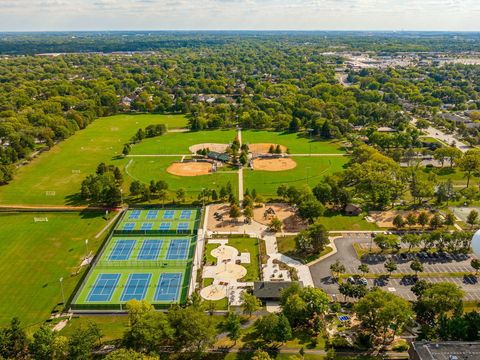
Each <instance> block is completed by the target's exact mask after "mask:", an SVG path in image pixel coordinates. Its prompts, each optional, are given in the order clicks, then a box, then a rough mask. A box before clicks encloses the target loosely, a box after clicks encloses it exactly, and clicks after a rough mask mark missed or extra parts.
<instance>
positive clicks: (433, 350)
mask: <svg viewBox="0 0 480 360" xmlns="http://www.w3.org/2000/svg"><path fill="white" fill-rule="evenodd" d="M412 350H413V351H414V352H415V355H416V356H417V358H418V359H419V360H466V359H468V360H473V359H480V341H476V342H475V341H474V342H463V341H447V342H438V343H436V342H428V341H416V342H414V343H413V347H412Z"/></svg>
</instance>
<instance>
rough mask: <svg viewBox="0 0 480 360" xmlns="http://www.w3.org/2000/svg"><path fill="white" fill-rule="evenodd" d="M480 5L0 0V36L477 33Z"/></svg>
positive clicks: (427, 0)
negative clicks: (220, 32) (137, 32)
mask: <svg viewBox="0 0 480 360" xmlns="http://www.w3.org/2000/svg"><path fill="white" fill-rule="evenodd" d="M479 18H480V1H479V0H201V1H200V0H0V31H61V30H230V29H232V30H397V31H401V30H419V31H421V30H438V31H442V30H443V31H479V30H480V22H479V20H478V19H479Z"/></svg>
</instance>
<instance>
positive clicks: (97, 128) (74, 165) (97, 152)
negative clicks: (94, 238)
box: [0, 115, 186, 205]
mask: <svg viewBox="0 0 480 360" xmlns="http://www.w3.org/2000/svg"><path fill="white" fill-rule="evenodd" d="M150 124H167V125H168V126H169V127H183V126H184V125H185V124H186V120H185V117H184V116H183V115H116V116H111V117H106V118H100V119H97V120H95V121H94V122H93V123H92V124H90V125H89V126H88V127H87V128H86V129H84V130H80V131H78V132H77V133H76V134H75V135H73V136H71V137H70V138H68V139H67V140H65V141H63V142H61V143H59V144H58V145H56V146H54V147H53V148H52V149H50V150H49V151H47V152H45V153H43V154H41V155H40V156H39V157H37V158H36V159H34V160H33V161H32V162H31V163H30V164H28V165H26V166H23V167H21V168H20V169H18V171H17V173H16V175H15V179H14V180H13V181H12V182H11V183H10V184H8V185H6V186H0V203H3V204H24V205H27V204H29V205H40V204H70V203H71V204H75V203H77V202H78V198H77V196H75V194H77V193H78V192H79V191H80V184H81V182H82V181H83V179H84V178H85V177H86V176H87V175H88V174H91V173H93V172H94V171H95V169H96V167H97V165H98V164H99V163H100V162H102V161H103V162H106V163H112V160H113V159H114V158H115V157H116V156H117V155H118V154H120V153H121V151H122V149H123V144H125V143H126V142H128V140H129V139H130V138H131V137H132V136H133V135H134V134H135V132H136V131H137V130H138V129H139V128H145V127H146V126H148V125H150ZM47 191H54V192H55V195H54V196H47V195H46V192H47Z"/></svg>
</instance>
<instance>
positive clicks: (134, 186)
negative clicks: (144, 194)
mask: <svg viewBox="0 0 480 360" xmlns="http://www.w3.org/2000/svg"><path fill="white" fill-rule="evenodd" d="M141 191H142V183H141V182H140V181H138V180H133V181H132V183H131V184H130V194H132V195H134V196H136V195H140V193H141Z"/></svg>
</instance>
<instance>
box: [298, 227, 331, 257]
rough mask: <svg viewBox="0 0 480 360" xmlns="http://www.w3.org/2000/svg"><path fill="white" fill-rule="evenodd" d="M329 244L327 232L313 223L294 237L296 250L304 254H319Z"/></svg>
mask: <svg viewBox="0 0 480 360" xmlns="http://www.w3.org/2000/svg"><path fill="white" fill-rule="evenodd" d="M329 243H330V240H329V239H328V231H327V229H326V228H325V226H323V224H321V223H318V222H317V223H314V224H312V225H310V226H309V227H308V228H307V229H306V230H304V231H301V232H300V233H299V234H298V235H297V236H296V237H295V244H296V247H297V250H299V251H300V252H303V253H305V254H319V253H321V252H322V251H323V249H324V248H325V246H326V245H327V244H329Z"/></svg>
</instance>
